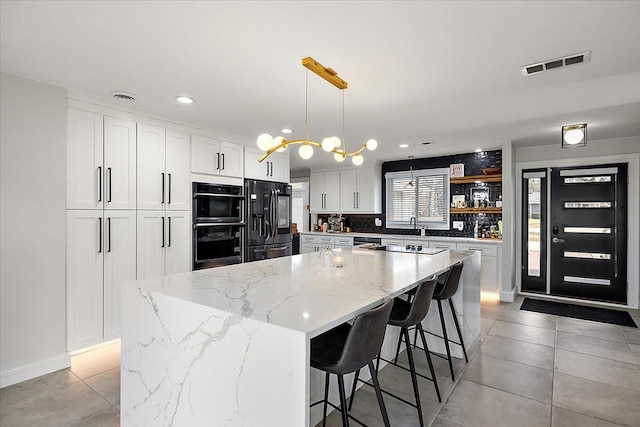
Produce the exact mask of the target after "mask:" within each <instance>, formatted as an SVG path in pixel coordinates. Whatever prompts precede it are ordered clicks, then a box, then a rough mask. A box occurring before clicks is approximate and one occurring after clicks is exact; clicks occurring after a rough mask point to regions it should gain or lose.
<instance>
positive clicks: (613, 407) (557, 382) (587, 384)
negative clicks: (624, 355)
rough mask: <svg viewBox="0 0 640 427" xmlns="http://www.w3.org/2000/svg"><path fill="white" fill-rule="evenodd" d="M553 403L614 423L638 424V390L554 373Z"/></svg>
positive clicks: (639, 396)
mask: <svg viewBox="0 0 640 427" xmlns="http://www.w3.org/2000/svg"><path fill="white" fill-rule="evenodd" d="M553 404H554V405H555V406H559V407H562V408H565V409H569V410H572V411H574V412H578V413H581V414H585V415H589V416H592V417H595V418H600V419H604V420H606V421H610V422H613V423H617V424H622V425H628V426H635V427H638V426H640V417H638V408H640V392H637V391H633V390H629V389H625V388H620V387H615V386H611V385H608V384H603V383H599V382H595V381H589V380H585V379H582V378H577V377H573V376H570V375H563V374H561V373H557V372H556V374H555V375H554V377H553Z"/></svg>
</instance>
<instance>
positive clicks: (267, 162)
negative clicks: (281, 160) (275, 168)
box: [267, 161, 269, 176]
mask: <svg viewBox="0 0 640 427" xmlns="http://www.w3.org/2000/svg"><path fill="white" fill-rule="evenodd" d="M267 176H269V162H268V161H267Z"/></svg>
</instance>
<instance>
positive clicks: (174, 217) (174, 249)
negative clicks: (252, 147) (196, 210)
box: [136, 210, 191, 279]
mask: <svg viewBox="0 0 640 427" xmlns="http://www.w3.org/2000/svg"><path fill="white" fill-rule="evenodd" d="M137 224H138V228H137V234H138V239H137V242H138V244H137V256H136V259H137V265H138V274H137V278H138V279H145V278H148V277H158V276H163V275H165V274H173V273H181V272H185V271H189V270H190V269H191V268H190V267H191V263H190V257H189V242H190V241H191V240H190V225H191V218H190V216H189V212H188V211H183V212H181V211H175V212H173V211H167V212H163V211H141V210H139V211H138V222H137Z"/></svg>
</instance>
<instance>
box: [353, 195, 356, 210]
mask: <svg viewBox="0 0 640 427" xmlns="http://www.w3.org/2000/svg"><path fill="white" fill-rule="evenodd" d="M355 208H356V192H355V191H354V192H353V209H355Z"/></svg>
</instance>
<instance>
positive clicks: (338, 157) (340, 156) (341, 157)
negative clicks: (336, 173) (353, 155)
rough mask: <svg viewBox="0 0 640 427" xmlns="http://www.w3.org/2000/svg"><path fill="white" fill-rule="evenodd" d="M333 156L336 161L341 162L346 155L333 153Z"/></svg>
mask: <svg viewBox="0 0 640 427" xmlns="http://www.w3.org/2000/svg"><path fill="white" fill-rule="evenodd" d="M333 158H334V159H335V160H336V162H338V163H340V162H344V159H345V156H344V154H342V153H333Z"/></svg>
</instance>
